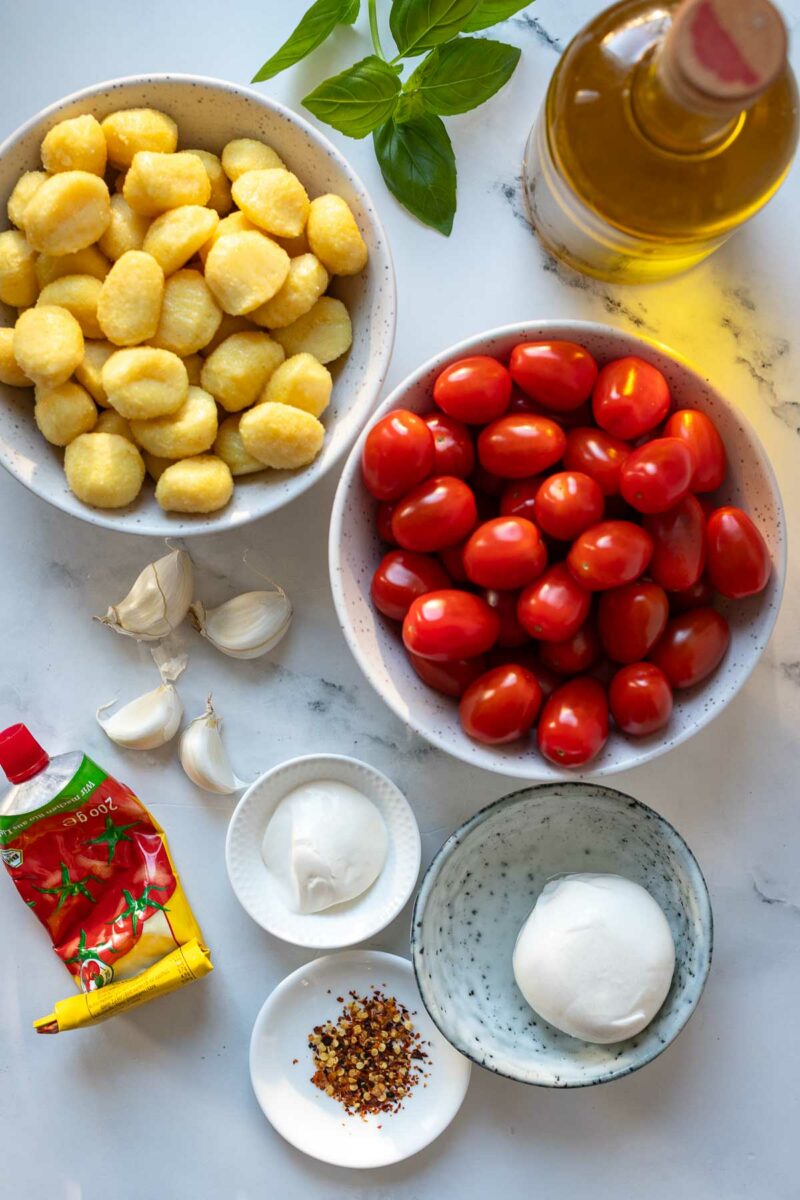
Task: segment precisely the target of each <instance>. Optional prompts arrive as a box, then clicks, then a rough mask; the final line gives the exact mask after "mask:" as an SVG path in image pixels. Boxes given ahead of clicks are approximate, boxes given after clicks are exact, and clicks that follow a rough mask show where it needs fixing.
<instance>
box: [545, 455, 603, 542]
mask: <svg viewBox="0 0 800 1200" xmlns="http://www.w3.org/2000/svg"><path fill="white" fill-rule="evenodd" d="M604 507H605V501H604V500H603V493H602V491H601V489H600V485H599V484H598V483H596V482H595V480H594V479H592V477H591V476H590V475H584V474H583V472H582V471H558V472H556V474H555V475H550V476H549V478H547V479H545V481H544V483H543V484H542V486H541V487H540V488H539V491H538V492H537V493H536V502H535V511H536V523H537V525H538V526H539V528H540V529H541V530H542V532H543V533H549V534H550V536H551V537H554V538H558V540H559V541H562V542H571V541H572V540H573V538H576V537H577V536H578V534H579V533H583V531H584V529H588V528H589V526H590V525H596V524H597V522H598V521H601V520H602V518H603V509H604Z"/></svg>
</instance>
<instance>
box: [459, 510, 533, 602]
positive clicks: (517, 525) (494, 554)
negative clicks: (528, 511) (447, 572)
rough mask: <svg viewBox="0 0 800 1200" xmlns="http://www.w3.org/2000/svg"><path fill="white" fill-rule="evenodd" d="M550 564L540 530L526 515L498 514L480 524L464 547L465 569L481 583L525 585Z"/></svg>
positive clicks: (498, 586)
mask: <svg viewBox="0 0 800 1200" xmlns="http://www.w3.org/2000/svg"><path fill="white" fill-rule="evenodd" d="M546 566H547V550H546V549H545V546H544V543H543V541H542V539H541V536H540V534H539V530H538V529H537V528H536V526H535V525H534V524H533V523H532V522H531V521H526V520H525V518H524V517H495V518H494V520H492V521H484V523H483V525H479V526H478V528H477V529H476V530H475V532H474V533H473V534H472V536H471V537H470V539H469V541H468V542H467V544H466V546H465V547H464V569H465V571H466V572H467V575H468V576H469V578H470V579H471V580H472V582H473V583H477V584H478V585H479V587H488V588H500V589H502V590H504V591H508V590H510V589H512V588H521V587H525V585H526V584H527V583H532V582H533V580H534V579H537V578H538V577H539V576H540V575H541V573H542V571H543V570H544V569H545V567H546Z"/></svg>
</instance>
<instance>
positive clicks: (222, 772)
mask: <svg viewBox="0 0 800 1200" xmlns="http://www.w3.org/2000/svg"><path fill="white" fill-rule="evenodd" d="M221 727H222V722H221V721H220V719H219V717H218V716H217V714H216V713H215V711H214V707H213V705H212V703H211V697H210V696H209V698H208V700H207V701H206V709H205V712H204V713H202V714H201V715H200V716H199V717H195V719H194V720H193V721H192V722H191V724H190V725H188V726H187V728H186V729H184V731H183V733H182V735H181V750H180V757H181V766H182V767H183V769H184V771H185V772H186V774H187V775H188V776H189V778H190V779H191V781H192V783H196V784H197V786H198V787H199V788H203V789H204V791H206V792H215V793H216V794H217V795H218V796H229V795H230V794H231V792H238V791H240V790H241V789H242V788H243V787H247V784H246V783H245V782H244V780H242V779H239V778H238V777H237V776H236V774H235V772H234V770H233V767H232V766H231V764H230V759H229V758H228V754H227V751H226V750H225V747H224V746H223V744H222V737H221V736H220V729H221Z"/></svg>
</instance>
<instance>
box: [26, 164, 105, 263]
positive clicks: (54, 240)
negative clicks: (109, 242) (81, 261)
mask: <svg viewBox="0 0 800 1200" xmlns="http://www.w3.org/2000/svg"><path fill="white" fill-rule="evenodd" d="M110 220H111V200H110V197H109V195H108V188H107V187H106V185H105V181H104V180H102V179H100V178H99V176H97V175H92V174H91V173H90V172H89V171H60V172H59V173H58V175H51V176H50V178H49V179H45V181H44V183H43V184H41V186H40V187H38V188H37V189H36V191H35V192H34V193H33V195H32V196H31V198H30V200H29V201H28V203H27V205H26V208H25V236H26V237H27V239H28V241H29V242H30V244H31V246H33V248H34V250H40V251H41V252H42V253H43V254H56V255H62V254H72V253H74V252H75V251H76V250H85V249H86V247H87V246H91V244H92V242H96V241H97V239H98V238H99V237H102V236H103V234H104V233H105V231H106V226H107V225H108V223H109V221H110Z"/></svg>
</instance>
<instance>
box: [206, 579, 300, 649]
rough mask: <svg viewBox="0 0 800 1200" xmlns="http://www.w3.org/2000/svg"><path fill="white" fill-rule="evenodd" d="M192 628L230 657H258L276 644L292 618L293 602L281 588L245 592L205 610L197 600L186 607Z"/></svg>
mask: <svg viewBox="0 0 800 1200" xmlns="http://www.w3.org/2000/svg"><path fill="white" fill-rule="evenodd" d="M189 619H190V620H191V622H192V624H193V625H194V627H195V629H196V630H198V632H199V633H201V634H202V635H203V637H204V638H207V639H208V641H209V642H211V644H212V646H216V648H217V649H218V650H221V651H222V653H223V654H229V655H230V656H231V658H259V657H260V656H261V655H262V654H266V653H267V651H268V650H272V649H273V648H274V647H275V646H277V644H278V642H279V641H280V640H281V638H282V637H283V635H284V634H285V633H286V631H287V629H288V628H289V625H290V624H291V620H292V605H291V601H290V600H289V597H288V596H287V595H286V592H285V591H284V590H283V588H281V587H278V586H277V585H276V586H275V587H274V588H273V590H272V591H269V592H245V593H244V595H242V596H234V598H233V599H232V600H227V601H226V602H225V604H221V605H220V606H219V608H210V609H208V610H206V608H205V606H204V605H203V603H202V602H201V601H200V600H195V602H194V604H192V605H191V606H190V608H189Z"/></svg>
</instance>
